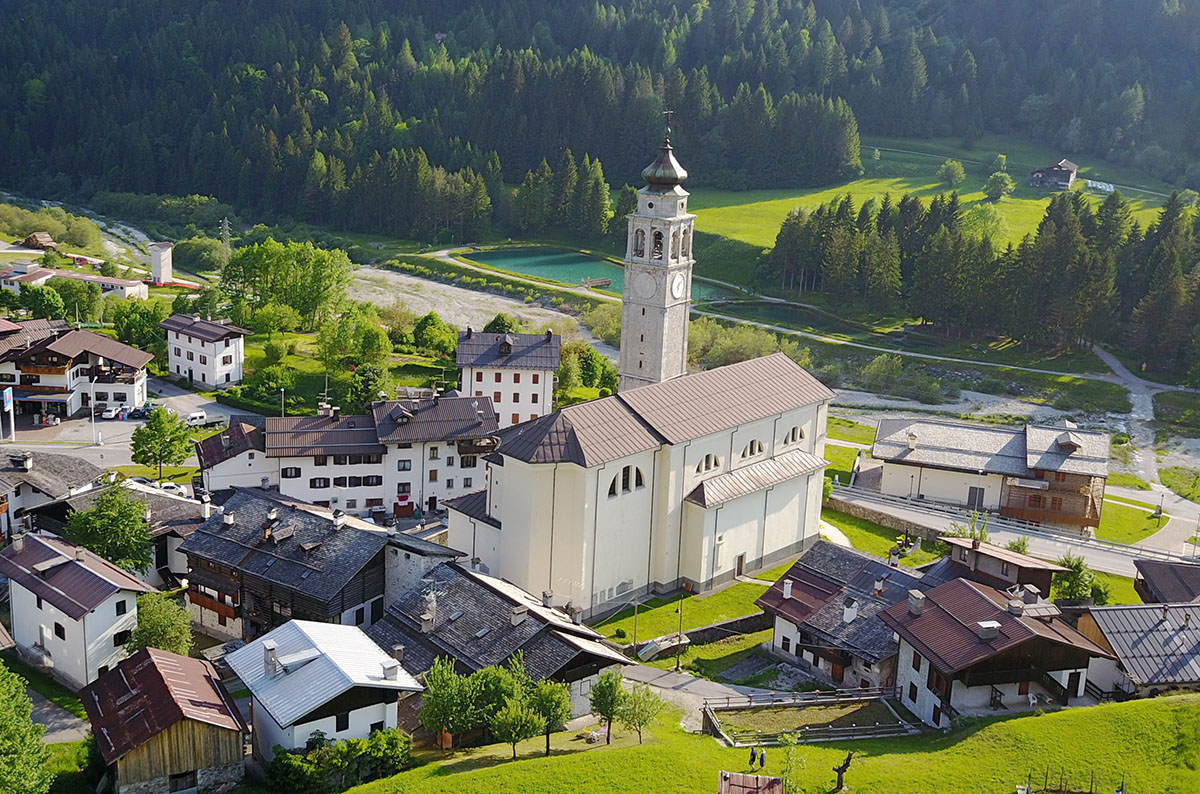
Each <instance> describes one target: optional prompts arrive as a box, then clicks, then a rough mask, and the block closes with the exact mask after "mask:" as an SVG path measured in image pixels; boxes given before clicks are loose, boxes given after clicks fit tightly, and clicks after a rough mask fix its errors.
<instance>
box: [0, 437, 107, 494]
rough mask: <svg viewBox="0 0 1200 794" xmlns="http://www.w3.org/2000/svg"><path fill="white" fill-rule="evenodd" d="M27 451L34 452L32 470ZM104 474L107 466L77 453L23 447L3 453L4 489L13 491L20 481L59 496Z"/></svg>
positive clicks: (0, 468) (0, 472) (0, 459)
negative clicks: (27, 466) (98, 464)
mask: <svg viewBox="0 0 1200 794" xmlns="http://www.w3.org/2000/svg"><path fill="white" fill-rule="evenodd" d="M26 455H31V456H32V458H31V460H32V462H33V466H32V468H30V469H29V470H28V471H26V469H25V464H24V459H25V456H26ZM18 461H20V462H18ZM103 478H104V469H102V468H100V467H99V466H97V465H95V464H94V463H91V462H89V461H86V460H84V459H83V458H77V457H75V456H74V455H60V454H58V453H57V452H41V451H38V452H26V451H23V450H19V449H14V450H10V451H9V452H8V453H7V454H0V489H2V490H0V493H7V492H9V491H12V490H14V489H15V488H16V487H17V486H18V485H30V486H32V487H34V488H36V489H38V490H39V491H41V492H42V493H43V494H45V495H46V496H49V497H51V498H53V499H57V498H60V497H63V496H67V495H68V494H70V493H71V491H73V490H75V489H77V488H83V487H84V486H87V485H90V484H92V483H96V482H99V481H100V480H102V479H103Z"/></svg>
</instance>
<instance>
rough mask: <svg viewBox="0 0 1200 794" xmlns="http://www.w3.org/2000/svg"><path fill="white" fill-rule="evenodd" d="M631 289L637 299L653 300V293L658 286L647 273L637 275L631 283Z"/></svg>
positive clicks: (656, 290)
mask: <svg viewBox="0 0 1200 794" xmlns="http://www.w3.org/2000/svg"><path fill="white" fill-rule="evenodd" d="M633 289H634V292H636V293H637V296H638V297H639V298H653V297H654V293H656V292H658V284H657V283H656V282H655V280H654V276H652V275H650V274H649V273H639V274H638V276H637V280H636V281H634V283H633Z"/></svg>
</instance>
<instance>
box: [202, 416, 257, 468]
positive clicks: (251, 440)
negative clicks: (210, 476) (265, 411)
mask: <svg viewBox="0 0 1200 794" xmlns="http://www.w3.org/2000/svg"><path fill="white" fill-rule="evenodd" d="M246 418H247V417H244V416H231V417H230V418H229V427H227V428H226V429H224V430H222V431H221V432H220V433H215V434H213V435H211V436H209V437H208V438H205V439H203V440H202V441H194V442H192V443H193V444H194V445H195V447H196V457H197V458H198V459H199V460H200V468H202V469H211V468H212V467H213V466H216V465H217V464H219V463H224V462H225V461H227V460H232V459H234V458H236V457H237V456H238V455H241V454H242V453H243V452H249V451H250V450H256V451H258V452H266V449H267V442H266V438H265V435H264V431H263V427H265V425H266V422H261V425H262V426H263V427H259V426H256V425H255V424H251V423H250V422H247V421H246ZM264 418H265V417H259V419H260V420H262V419H264Z"/></svg>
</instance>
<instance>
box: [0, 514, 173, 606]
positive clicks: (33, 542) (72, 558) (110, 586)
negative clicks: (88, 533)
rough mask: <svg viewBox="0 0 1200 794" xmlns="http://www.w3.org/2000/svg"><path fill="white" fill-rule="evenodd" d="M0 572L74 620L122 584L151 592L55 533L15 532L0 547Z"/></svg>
mask: <svg viewBox="0 0 1200 794" xmlns="http://www.w3.org/2000/svg"><path fill="white" fill-rule="evenodd" d="M0 574H3V575H4V576H7V577H8V578H9V579H11V580H12V581H13V582H15V583H16V584H19V585H20V586H21V587H23V588H25V589H26V590H28V591H29V592H31V593H33V594H34V595H36V596H38V597H40V598H42V599H44V600H45V601H48V602H49V603H50V604H51V605H52V606H54V607H55V608H56V609H58V610H60V611H61V612H63V613H64V614H66V615H67V617H69V618H71V619H72V620H79V619H80V618H82V617H83V616H84V615H86V614H88V613H89V612H91V611H92V610H93V609H95V608H96V607H98V606H100V605H101V604H102V603H104V601H105V599H107V598H108V597H109V596H111V595H112V594H113V593H116V592H118V591H120V590H129V591H131V592H134V593H152V592H154V588H153V587H150V586H149V585H148V584H146V583H145V582H143V581H142V580H140V579H138V578H137V577H135V576H134V575H133V574H131V573H129V572H128V571H125V570H123V569H121V568H118V567H117V566H115V565H113V564H112V563H111V562H109V561H108V560H105V559H104V558H102V557H99V556H98V555H96V554H93V553H92V552H90V551H88V550H87V549H85V548H83V547H82V546H76V545H75V544H74V543H71V542H70V541H66V540H63V539H62V538H59V537H56V536H54V535H33V534H25V535H18V536H17V539H14V542H13V543H12V544H10V545H9V546H6V547H5V548H4V549H2V550H0ZM21 617H23V616H21ZM20 619H21V618H18V620H20Z"/></svg>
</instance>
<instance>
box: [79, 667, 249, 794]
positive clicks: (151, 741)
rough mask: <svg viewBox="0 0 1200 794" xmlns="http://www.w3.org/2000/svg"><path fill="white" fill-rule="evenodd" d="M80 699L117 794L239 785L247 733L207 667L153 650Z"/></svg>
mask: <svg viewBox="0 0 1200 794" xmlns="http://www.w3.org/2000/svg"><path fill="white" fill-rule="evenodd" d="M80 697H81V699H82V700H83V706H84V708H85V709H86V710H87V713H88V719H90V720H91V723H92V734H93V735H94V736H95V737H96V749H97V750H98V751H99V753H100V756H101V757H102V758H103V759H104V762H105V763H106V764H107V765H108V774H109V775H111V776H112V783H113V785H112V790H113V791H115V792H116V794H145V793H146V792H160V791H161V792H189V791H206V792H213V794H219V793H220V792H226V791H230V790H231V789H233V788H235V787H236V786H237V785H238V784H240V783H241V781H242V778H243V776H244V773H245V767H244V759H245V738H244V737H245V734H246V733H247V731H248V729H247V727H246V723H245V722H244V721H243V720H242V716H241V714H240V713H239V712H238V710H237V707H236V706H235V705H234V704H233V701H232V700H231V699H230V697H229V693H228V692H226V691H225V687H224V685H223V684H222V683H221V678H220V676H219V675H217V672H216V671H215V670H214V669H213V666H212V665H211V664H210V663H208V662H206V661H203V660H201V659H190V658H188V657H186V656H179V655H177V654H174V653H168V652H167V651H160V650H158V649H157V648H148V649H145V650H142V651H139V652H138V653H136V654H134V655H133V656H131V657H129V658H128V659H126V660H124V661H123V662H121V663H120V664H118V665H117V666H116V667H115V668H113V669H112V670H109V671H108V672H107V673H105V674H104V675H102V676H100V678H98V679H97V680H96V681H95V682H93V683H92V684H90V685H89V686H87V687H86V688H84V690H83V691H82V692H81V693H80Z"/></svg>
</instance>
